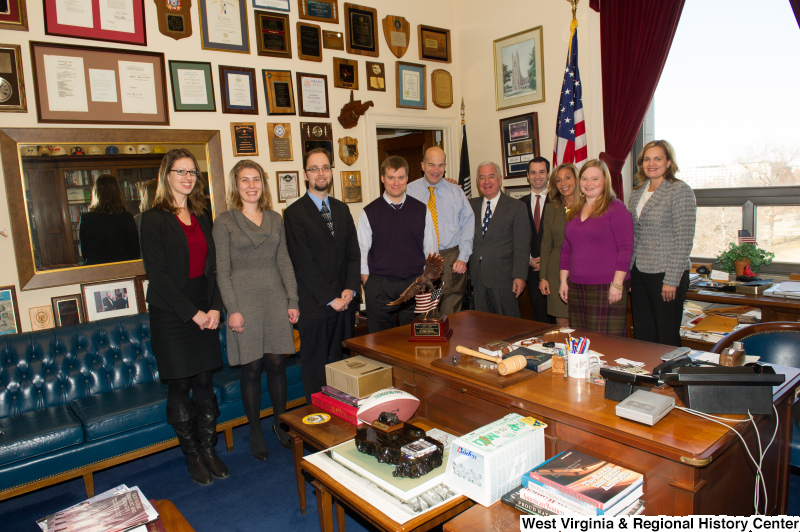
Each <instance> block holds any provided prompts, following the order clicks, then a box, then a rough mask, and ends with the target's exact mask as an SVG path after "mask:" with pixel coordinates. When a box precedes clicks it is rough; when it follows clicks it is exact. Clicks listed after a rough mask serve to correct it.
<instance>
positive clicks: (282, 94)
mask: <svg viewBox="0 0 800 532" xmlns="http://www.w3.org/2000/svg"><path fill="white" fill-rule="evenodd" d="M261 74H262V76H263V77H264V93H265V94H266V95H267V114H270V115H293V114H296V112H295V109H294V89H293V88H292V72H291V71H290V70H262V71H261Z"/></svg>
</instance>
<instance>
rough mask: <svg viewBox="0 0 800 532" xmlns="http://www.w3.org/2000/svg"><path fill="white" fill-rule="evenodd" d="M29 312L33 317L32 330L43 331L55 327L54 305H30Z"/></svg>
mask: <svg viewBox="0 0 800 532" xmlns="http://www.w3.org/2000/svg"><path fill="white" fill-rule="evenodd" d="M28 314H29V315H30V317H31V330H32V331H43V330H45V329H52V328H53V327H55V326H56V325H55V323H54V322H53V307H51V306H50V305H42V306H41V307H29V308H28Z"/></svg>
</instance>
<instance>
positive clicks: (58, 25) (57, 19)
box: [0, 0, 147, 46]
mask: <svg viewBox="0 0 800 532" xmlns="http://www.w3.org/2000/svg"><path fill="white" fill-rule="evenodd" d="M7 1H8V0H0V6H2V4H3V3H5V2H7ZM44 32H45V33H46V34H47V35H58V36H61V37H74V38H77V39H91V40H95V41H107V42H118V43H124V44H138V45H141V46H146V45H147V34H146V32H145V25H144V0H129V1H127V2H116V3H113V4H112V3H111V2H106V1H102V0H84V1H83V2H64V1H61V0H44Z"/></svg>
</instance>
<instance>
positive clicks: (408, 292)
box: [387, 253, 444, 306]
mask: <svg viewBox="0 0 800 532" xmlns="http://www.w3.org/2000/svg"><path fill="white" fill-rule="evenodd" d="M443 262H444V258H443V257H442V256H441V255H439V254H438V253H436V254H434V253H431V254H430V255H428V258H427V259H425V269H424V270H423V271H422V275H420V276H419V277H417V278H416V279H415V280H414V282H413V283H411V286H409V287H408V288H406V289H405V291H404V292H403V293H402V294H401V295H400V297H399V298H397V299H396V300H395V301H392V302H391V303H387V305H391V306H394V305H400V304H402V303H405V302H406V301H408V300H409V299H411V298H412V297H414V296H416V295H417V294H420V293H423V292H426V291H433V288H434V287H433V283H434V281H438V280H439V279H440V278H441V277H442V263H443Z"/></svg>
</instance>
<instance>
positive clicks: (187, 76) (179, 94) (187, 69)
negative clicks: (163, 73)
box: [169, 61, 217, 112]
mask: <svg viewBox="0 0 800 532" xmlns="http://www.w3.org/2000/svg"><path fill="white" fill-rule="evenodd" d="M169 75H170V79H171V81H172V106H173V108H174V109H175V112H182V111H216V110H217V103H216V100H215V98H214V81H213V80H212V79H211V63H201V62H198V61H170V62H169Z"/></svg>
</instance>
